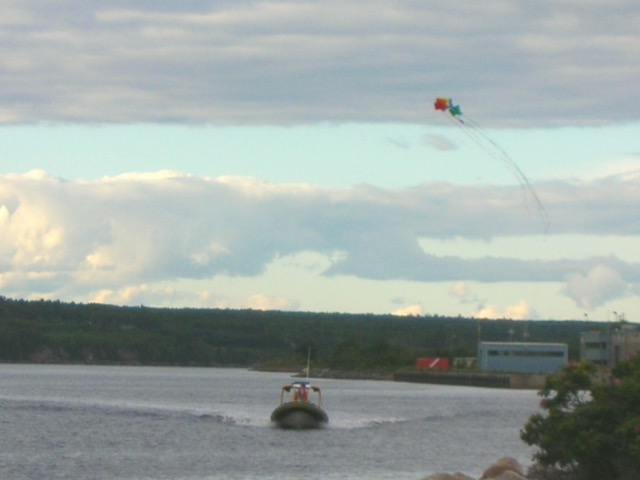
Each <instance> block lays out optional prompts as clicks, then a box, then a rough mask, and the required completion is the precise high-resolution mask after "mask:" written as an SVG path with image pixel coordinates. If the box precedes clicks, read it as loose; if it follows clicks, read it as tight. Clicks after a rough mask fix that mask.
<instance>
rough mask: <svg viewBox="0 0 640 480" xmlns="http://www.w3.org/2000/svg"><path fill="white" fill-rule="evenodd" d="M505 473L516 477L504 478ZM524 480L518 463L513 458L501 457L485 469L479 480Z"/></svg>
mask: <svg viewBox="0 0 640 480" xmlns="http://www.w3.org/2000/svg"><path fill="white" fill-rule="evenodd" d="M506 473H514V474H516V475H517V476H515V477H514V476H504V477H503V474H506ZM498 479H499V480H521V479H524V480H526V477H525V476H524V472H523V471H522V467H521V466H520V463H518V461H517V460H516V459H515V458H510V457H503V458H501V459H500V460H498V461H497V462H495V463H494V464H493V465H491V466H490V467H489V468H487V469H486V470H485V471H484V473H483V474H482V477H480V480H498Z"/></svg>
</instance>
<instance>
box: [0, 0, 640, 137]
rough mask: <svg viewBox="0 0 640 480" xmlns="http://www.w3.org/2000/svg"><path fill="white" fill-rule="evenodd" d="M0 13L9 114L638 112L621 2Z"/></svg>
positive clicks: (227, 119)
mask: <svg viewBox="0 0 640 480" xmlns="http://www.w3.org/2000/svg"><path fill="white" fill-rule="evenodd" d="M4 3H6V2H4ZM68 12H73V15H70V14H69V13H68ZM3 13H4V14H3V18H2V20H1V22H2V25H3V26H4V28H3V29H1V30H0V68H1V69H2V70H3V72H4V76H3V89H2V92H0V105H2V107H1V108H0V121H2V122H8V123H12V122H34V121H55V122H215V123H220V124H237V123H253V124H264V123H271V124H273V123H281V124H290V123H295V122H316V121H343V122H352V121H356V122H376V121H405V122H406V121H413V122H418V121H420V122H422V121H425V119H426V115H425V107H426V106H428V105H429V103H430V101H431V98H432V97H435V96H438V95H453V96H454V97H459V98H460V99H464V101H465V102H466V104H467V105H472V106H473V108H472V110H474V111H475V112H483V117H484V118H486V119H487V121H488V122H492V123H503V124H504V123H507V122H508V123H509V124H510V125H516V124H518V125H544V126H549V125H566V124H597V123H615V122H625V121H630V120H637V119H638V117H639V114H640V112H638V110H637V109H635V108H633V106H634V105H637V104H638V103H640V102H638V99H639V95H640V93H639V92H638V91H637V89H636V88H635V85H636V83H637V81H636V80H637V78H638V77H639V76H640V66H639V65H638V62H637V52H638V48H639V45H640V35H639V34H638V31H637V25H638V23H639V21H640V8H639V7H638V5H637V2H633V1H624V0H618V1H616V2H615V5H612V4H604V3H602V2H600V3H598V2H593V3H588V4H587V3H585V2H582V1H578V0H572V1H568V2H562V3H558V2H553V1H551V0H543V1H538V2H535V4H533V3H532V4H528V3H522V2H521V3H513V4H505V3H504V2H502V1H498V0H489V1H486V2H482V4H478V5H471V4H468V3H465V4H458V3H456V2H445V1H435V2H429V3H428V4H427V3H420V2H397V1H392V0H376V1H371V0H368V1H366V2H364V1H362V0H359V1H356V2H350V3H348V4H345V3H344V2H336V1H332V0H329V1H323V2H313V1H301V2H290V1H283V0H276V1H272V2H259V1H239V2H238V1H234V2H230V1H222V2H214V3H213V4H212V3H211V2H206V1H205V0H200V1H197V0H196V1H190V2H186V3H184V2H183V3H179V4H178V3H171V4H166V3H159V2H135V4H131V3H129V4H127V5H126V6H123V4H122V2H120V1H117V0H106V1H102V2H80V1H78V0H60V1H58V2H55V4H53V3H52V4H50V5H42V4H37V5H36V4H35V3H34V4H31V3H28V2H23V3H20V4H17V3H16V2H10V4H9V5H3ZM612 25H613V26H615V27H614V28H612V27H611V26H612ZM611 92H616V95H611ZM559 99H561V108H560V107H559ZM496 105H499V106H500V108H496ZM474 111H471V112H469V113H470V114H471V115H472V116H473V114H474Z"/></svg>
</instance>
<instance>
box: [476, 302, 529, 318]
mask: <svg viewBox="0 0 640 480" xmlns="http://www.w3.org/2000/svg"><path fill="white" fill-rule="evenodd" d="M537 316H538V314H537V313H536V311H535V309H534V308H533V307H532V306H531V305H529V303H527V302H525V301H524V300H520V302H518V303H517V304H516V305H510V306H508V307H506V308H500V307H496V306H494V305H489V306H486V307H483V308H481V309H480V310H479V311H478V312H476V313H475V314H474V315H473V317H474V318H508V319H512V320H525V319H527V320H529V319H535V318H537Z"/></svg>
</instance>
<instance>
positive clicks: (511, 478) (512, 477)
mask: <svg viewBox="0 0 640 480" xmlns="http://www.w3.org/2000/svg"><path fill="white" fill-rule="evenodd" d="M491 480H527V477H525V476H524V475H520V474H519V473H516V472H512V471H511V470H507V471H506V472H502V473H501V474H500V475H498V476H497V477H492V479H491Z"/></svg>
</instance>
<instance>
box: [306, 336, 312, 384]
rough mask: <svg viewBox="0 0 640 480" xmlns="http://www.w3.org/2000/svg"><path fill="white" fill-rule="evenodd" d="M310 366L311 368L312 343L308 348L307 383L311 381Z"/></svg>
mask: <svg viewBox="0 0 640 480" xmlns="http://www.w3.org/2000/svg"><path fill="white" fill-rule="evenodd" d="M310 368H311V344H309V348H308V349H307V383H309V371H310Z"/></svg>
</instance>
